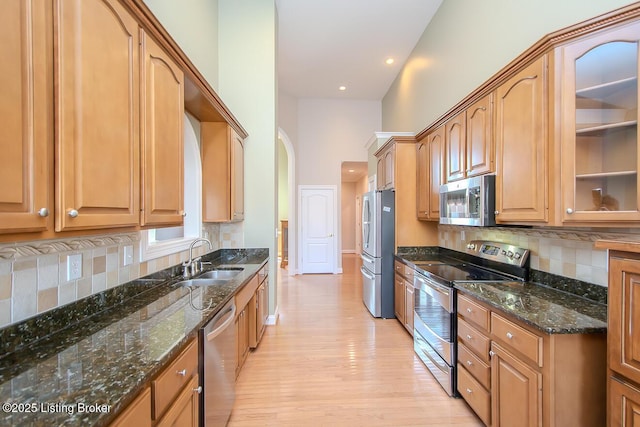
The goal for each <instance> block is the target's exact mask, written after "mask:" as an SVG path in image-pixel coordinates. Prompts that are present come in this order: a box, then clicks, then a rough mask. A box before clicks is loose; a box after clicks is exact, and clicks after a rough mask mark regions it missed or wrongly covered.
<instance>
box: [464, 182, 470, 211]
mask: <svg viewBox="0 0 640 427" xmlns="http://www.w3.org/2000/svg"><path fill="white" fill-rule="evenodd" d="M470 198H471V189H470V188H469V187H467V188H466V190H465V191H464V210H465V212H464V214H465V217H467V218H471V204H470V203H469V202H470Z"/></svg>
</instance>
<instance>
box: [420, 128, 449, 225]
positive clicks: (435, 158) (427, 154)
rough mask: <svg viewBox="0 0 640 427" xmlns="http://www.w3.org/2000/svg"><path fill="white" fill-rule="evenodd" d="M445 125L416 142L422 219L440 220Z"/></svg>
mask: <svg viewBox="0 0 640 427" xmlns="http://www.w3.org/2000/svg"><path fill="white" fill-rule="evenodd" d="M444 131H445V127H444V126H440V127H438V128H436V129H435V130H433V131H432V132H430V133H429V134H427V135H426V136H425V138H424V139H422V140H421V141H420V142H418V144H416V159H417V161H416V164H417V174H416V176H417V185H416V187H417V195H416V196H417V203H416V207H417V217H418V219H421V220H433V221H439V220H440V185H442V183H443V179H442V171H443V168H442V164H443V156H442V153H443V151H444V144H445V142H444V140H445V137H444V135H445V134H444Z"/></svg>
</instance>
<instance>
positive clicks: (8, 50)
mask: <svg viewBox="0 0 640 427" xmlns="http://www.w3.org/2000/svg"><path fill="white" fill-rule="evenodd" d="M51 13H52V10H51V5H50V3H49V2H42V1H25V0H8V1H5V2H3V3H2V15H1V16H0V40H3V42H2V43H0V55H1V56H2V58H3V60H2V63H1V64H0V93H2V96H0V112H1V113H0V114H1V115H2V118H3V120H2V127H0V151H1V152H2V155H0V181H2V183H3V185H1V186H0V224H2V226H0V233H9V232H18V231H42V230H46V229H49V228H50V227H51V226H52V224H53V222H52V220H53V212H52V209H53V194H52V193H53V168H52V165H53V123H52V121H53V109H52V107H51V106H52V105H53V82H52V80H53V74H52V55H51V52H52V48H53V42H52V34H53V32H52V15H51ZM6 40H11V41H12V42H7V41H6Z"/></svg>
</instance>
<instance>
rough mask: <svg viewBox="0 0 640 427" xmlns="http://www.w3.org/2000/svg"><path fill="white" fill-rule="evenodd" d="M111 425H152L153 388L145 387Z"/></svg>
mask: <svg viewBox="0 0 640 427" xmlns="http://www.w3.org/2000/svg"><path fill="white" fill-rule="evenodd" d="M109 426H110V427H130V426H136V427H151V389H150V388H149V387H147V388H145V389H144V391H142V392H141V393H140V394H139V395H138V396H137V397H136V398H135V400H134V401H133V402H131V403H130V404H129V406H127V407H126V408H125V409H124V410H123V411H122V412H121V413H120V414H119V415H118V417H117V418H116V419H115V420H113V422H111V424H109Z"/></svg>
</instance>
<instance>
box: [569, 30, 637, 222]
mask: <svg viewBox="0 0 640 427" xmlns="http://www.w3.org/2000/svg"><path fill="white" fill-rule="evenodd" d="M639 42H640V22H634V23H631V24H629V25H625V26H620V27H614V28H612V29H609V30H606V31H601V32H599V33H597V34H595V35H593V36H590V37H585V38H582V39H578V40H577V41H575V42H573V43H569V44H567V45H565V46H562V47H560V48H558V49H557V54H558V56H559V57H560V61H561V64H562V72H561V77H560V79H559V80H560V90H561V94H562V96H561V110H560V111H561V120H562V124H563V126H562V132H561V139H562V141H561V149H562V158H561V161H562V177H561V179H562V221H563V222H565V223H572V224H573V223H576V222H585V223H602V222H607V221H608V222H612V221H616V222H617V221H620V222H624V221H638V220H640V208H639V206H638V191H639V189H640V181H639V180H640V177H639V175H638V163H639V162H640V160H639V159H640V158H639V157H638V154H637V153H638V124H637V123H638V70H639V68H638V67H639V64H638V48H639V47H638V46H639Z"/></svg>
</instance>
